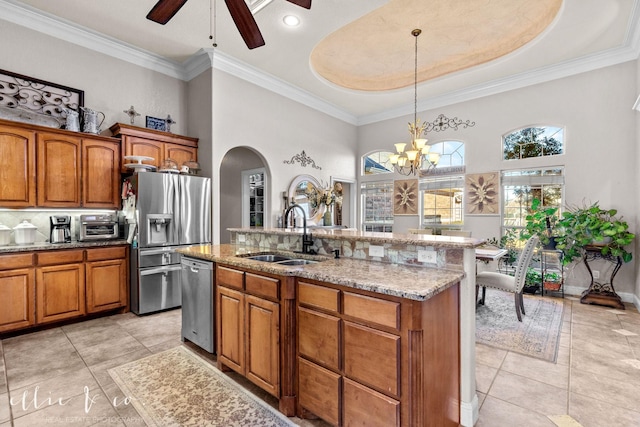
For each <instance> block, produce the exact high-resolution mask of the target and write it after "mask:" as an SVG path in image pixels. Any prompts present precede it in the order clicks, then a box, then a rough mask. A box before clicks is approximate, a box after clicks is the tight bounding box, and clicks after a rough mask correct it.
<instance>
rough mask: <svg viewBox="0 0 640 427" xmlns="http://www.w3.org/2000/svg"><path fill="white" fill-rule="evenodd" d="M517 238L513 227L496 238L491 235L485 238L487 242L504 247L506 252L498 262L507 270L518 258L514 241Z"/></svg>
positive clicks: (497, 246)
mask: <svg viewBox="0 0 640 427" xmlns="http://www.w3.org/2000/svg"><path fill="white" fill-rule="evenodd" d="M518 240H519V238H518V234H517V231H516V230H515V229H514V228H509V229H507V230H506V232H505V234H504V235H502V236H501V237H500V239H497V238H495V237H492V238H491V239H488V240H487V244H488V245H490V246H494V247H496V248H500V249H506V250H507V254H506V255H505V256H503V257H502V258H500V264H501V265H502V266H504V267H505V268H506V269H507V270H509V269H512V268H513V265H514V264H515V262H516V260H517V259H518V250H517V244H516V242H517V241H518Z"/></svg>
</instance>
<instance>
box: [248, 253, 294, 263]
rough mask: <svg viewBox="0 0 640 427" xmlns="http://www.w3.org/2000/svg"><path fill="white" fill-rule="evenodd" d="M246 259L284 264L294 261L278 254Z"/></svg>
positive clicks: (253, 256)
mask: <svg viewBox="0 0 640 427" xmlns="http://www.w3.org/2000/svg"><path fill="white" fill-rule="evenodd" d="M244 258H247V259H252V260H254V261H263V262H282V261H289V260H291V259H292V258H291V257H289V256H285V255H276V254H262V255H252V256H248V257H244Z"/></svg>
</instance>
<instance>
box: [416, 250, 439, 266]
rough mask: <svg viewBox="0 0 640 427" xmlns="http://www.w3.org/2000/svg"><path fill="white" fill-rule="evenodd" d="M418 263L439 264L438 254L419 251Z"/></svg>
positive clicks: (430, 251)
mask: <svg viewBox="0 0 640 427" xmlns="http://www.w3.org/2000/svg"><path fill="white" fill-rule="evenodd" d="M418 262H426V263H429V264H436V263H437V262H438V253H437V252H436V251H434V250H428V249H418Z"/></svg>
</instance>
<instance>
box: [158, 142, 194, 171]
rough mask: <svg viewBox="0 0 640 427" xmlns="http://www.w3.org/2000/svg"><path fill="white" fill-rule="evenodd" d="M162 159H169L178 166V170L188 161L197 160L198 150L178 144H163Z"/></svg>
mask: <svg viewBox="0 0 640 427" xmlns="http://www.w3.org/2000/svg"><path fill="white" fill-rule="evenodd" d="M164 158H165V159H166V158H171V159H173V160H175V162H176V163H177V164H178V168H180V167H182V164H183V163H185V162H188V161H189V160H196V161H197V160H198V149H197V148H195V147H186V146H184V145H178V144H169V143H165V144H164Z"/></svg>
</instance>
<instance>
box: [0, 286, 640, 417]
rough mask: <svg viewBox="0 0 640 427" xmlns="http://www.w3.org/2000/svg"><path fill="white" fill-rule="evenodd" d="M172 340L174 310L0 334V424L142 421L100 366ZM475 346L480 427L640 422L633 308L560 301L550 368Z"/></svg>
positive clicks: (639, 357)
mask: <svg viewBox="0 0 640 427" xmlns="http://www.w3.org/2000/svg"><path fill="white" fill-rule="evenodd" d="M177 345H181V341H180V310H172V311H168V312H164V313H158V314H154V315H150V316H142V317H138V316H136V315H134V314H132V313H126V314H120V315H114V316H109V317H105V318H100V319H95V320H90V321H86V322H81V323H76V324H72V325H67V326H62V327H58V328H53V329H48V330H45V331H39V332H34V333H29V334H25V335H20V336H17V337H12V338H7V339H4V340H1V341H0V427H8V426H15V427H22V426H38V427H40V426H43V425H47V426H56V425H58V426H63V425H64V426H67V425H74V426H75V425H78V426H80V425H82V426H85V425H86V426H90V425H96V426H100V425H105V426H106V425H108V426H141V425H144V422H143V421H142V420H141V418H140V417H139V416H138V414H137V412H136V411H135V409H134V408H133V407H131V406H129V405H127V404H126V403H124V402H122V399H123V397H124V396H123V394H122V392H121V391H120V390H119V388H118V387H117V386H116V385H115V383H114V382H113V381H112V379H111V377H110V376H109V374H108V373H107V370H108V369H109V368H111V367H115V366H119V365H122V364H124V363H127V362H129V361H132V360H136V359H138V358H141V357H145V356H148V355H150V354H153V353H157V352H160V351H163V350H166V349H168V348H171V347H173V346H177ZM476 349H477V363H476V379H477V390H478V397H479V401H480V419H479V421H478V423H477V424H476V425H477V426H479V427H482V426H484V427H486V426H490V427H500V426H527V427H528V426H556V425H558V426H563V427H564V426H580V425H582V426H584V427H591V426H593V427H601V426H616V427H624V426H630V427H631V426H634V427H635V426H640V397H639V396H640V313H638V311H637V310H636V309H635V308H634V307H633V306H628V308H627V310H625V311H620V310H612V309H610V308H607V307H599V306H587V305H583V304H580V303H579V302H578V301H577V300H575V299H573V298H565V312H564V322H563V327H562V335H561V339H560V348H559V353H558V361H557V363H555V364H554V363H549V362H545V361H542V360H539V359H534V358H530V357H526V356H522V355H519V354H517V353H513V352H507V351H503V350H497V349H494V348H492V347H488V346H484V345H477V347H476ZM236 379H238V378H237V377H236ZM238 380H239V381H241V380H240V379H238ZM243 384H245V385H246V382H243ZM247 387H248V388H251V389H252V391H254V392H256V393H257V394H258V395H259V396H260V397H262V398H264V399H265V400H269V399H270V397H269V396H267V395H266V394H264V393H260V392H259V391H256V390H255V388H253V387H250V386H247ZM114 399H115V400H114ZM270 403H272V404H273V402H270ZM294 422H296V423H297V424H299V425H302V426H311V425H313V426H320V425H323V424H324V423H322V422H318V421H315V422H307V421H302V420H299V419H294Z"/></svg>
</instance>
